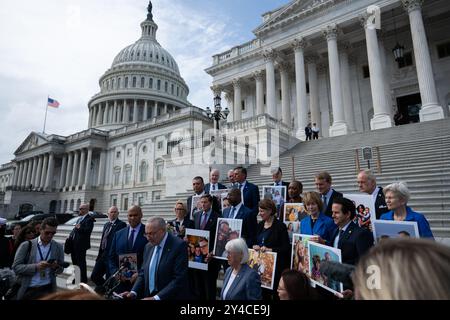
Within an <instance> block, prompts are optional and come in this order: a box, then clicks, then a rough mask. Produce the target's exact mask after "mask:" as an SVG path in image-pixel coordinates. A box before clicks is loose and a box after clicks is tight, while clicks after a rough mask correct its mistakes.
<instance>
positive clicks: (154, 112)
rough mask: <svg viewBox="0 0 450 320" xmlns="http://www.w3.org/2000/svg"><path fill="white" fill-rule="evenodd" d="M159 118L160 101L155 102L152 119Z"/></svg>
mask: <svg viewBox="0 0 450 320" xmlns="http://www.w3.org/2000/svg"><path fill="white" fill-rule="evenodd" d="M157 116H158V101H155V105H154V107H153V114H152V118H156V117H157Z"/></svg>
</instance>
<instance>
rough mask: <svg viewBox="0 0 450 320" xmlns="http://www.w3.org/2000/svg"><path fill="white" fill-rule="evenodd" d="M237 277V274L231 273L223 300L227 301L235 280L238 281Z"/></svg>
mask: <svg viewBox="0 0 450 320" xmlns="http://www.w3.org/2000/svg"><path fill="white" fill-rule="evenodd" d="M236 276H237V274H234V272H233V271H231V274H230V278H229V279H228V282H227V285H226V286H225V289H224V290H223V294H222V300H225V297H226V296H227V293H228V290H230V287H231V285H232V284H233V282H234V280H235V279H236Z"/></svg>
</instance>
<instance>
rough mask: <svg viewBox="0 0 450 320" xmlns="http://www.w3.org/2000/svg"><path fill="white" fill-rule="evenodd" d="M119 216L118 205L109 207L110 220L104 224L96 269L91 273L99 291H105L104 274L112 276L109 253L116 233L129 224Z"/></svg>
mask: <svg viewBox="0 0 450 320" xmlns="http://www.w3.org/2000/svg"><path fill="white" fill-rule="evenodd" d="M118 217H119V209H118V208H117V207H116V206H112V207H111V208H109V210H108V219H109V221H108V222H107V223H105V225H104V226H103V232H102V239H101V240H100V247H99V250H98V255H97V259H96V261H95V266H94V270H92V274H91V279H92V281H93V282H94V283H95V285H96V288H95V290H96V291H97V292H99V293H103V290H102V286H103V284H104V283H105V278H104V276H105V275H106V279H108V278H109V277H110V276H111V275H110V273H109V269H108V255H109V250H110V249H111V244H112V241H113V238H114V234H115V233H116V232H117V231H119V230H121V229H123V228H125V227H126V226H127V224H126V223H125V222H123V221H122V220H120V219H119V218H118Z"/></svg>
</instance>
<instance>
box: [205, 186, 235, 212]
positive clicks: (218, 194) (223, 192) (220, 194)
mask: <svg viewBox="0 0 450 320" xmlns="http://www.w3.org/2000/svg"><path fill="white" fill-rule="evenodd" d="M230 190H231V189H219V190H210V191H209V194H210V195H211V196H213V197H215V198H216V199H217V203H220V209H221V210H222V212H223V209H224V207H223V199H225V198H226V197H227V196H228V192H229V191H230Z"/></svg>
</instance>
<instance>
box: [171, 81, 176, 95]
mask: <svg viewBox="0 0 450 320" xmlns="http://www.w3.org/2000/svg"><path fill="white" fill-rule="evenodd" d="M171 92H172V94H174V92H175V87H174V85H173V83H172V85H171Z"/></svg>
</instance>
